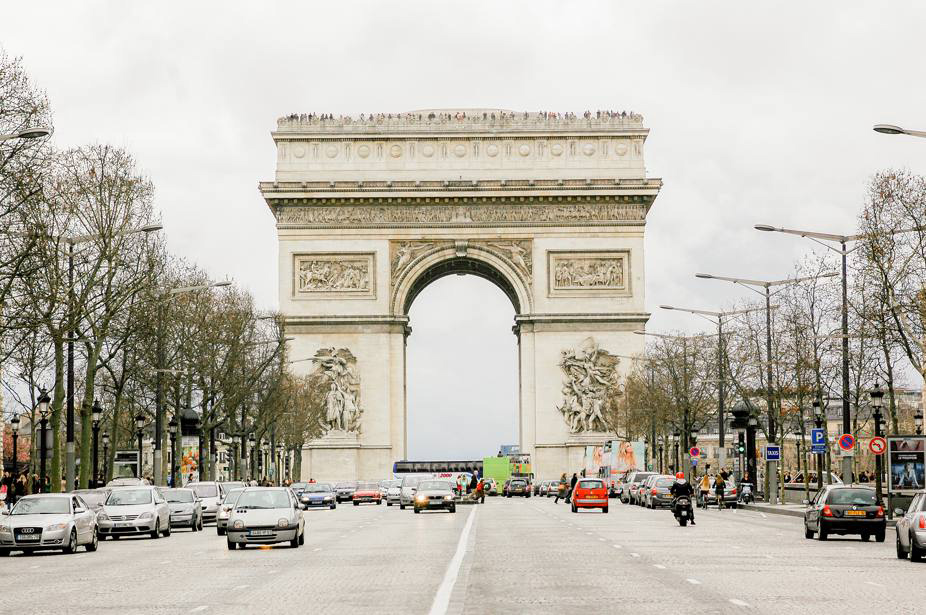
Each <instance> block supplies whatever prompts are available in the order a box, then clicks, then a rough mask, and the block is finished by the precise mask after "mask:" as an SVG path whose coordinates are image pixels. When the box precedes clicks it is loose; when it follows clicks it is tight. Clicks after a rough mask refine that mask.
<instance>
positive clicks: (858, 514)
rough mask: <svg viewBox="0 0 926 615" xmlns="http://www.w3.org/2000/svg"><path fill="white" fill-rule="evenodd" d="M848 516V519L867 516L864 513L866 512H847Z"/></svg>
mask: <svg viewBox="0 0 926 615" xmlns="http://www.w3.org/2000/svg"><path fill="white" fill-rule="evenodd" d="M846 516H848V517H864V516H865V511H864V510H847V511H846Z"/></svg>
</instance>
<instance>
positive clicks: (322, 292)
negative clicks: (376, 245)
mask: <svg viewBox="0 0 926 615" xmlns="http://www.w3.org/2000/svg"><path fill="white" fill-rule="evenodd" d="M375 263H376V255H375V254H374V253H372V252H312V253H299V254H294V255H293V274H294V275H293V296H294V297H295V298H297V299H325V298H338V299H345V298H348V299H349V298H352V297H353V298H358V299H372V298H374V297H375V296H376V266H375Z"/></svg>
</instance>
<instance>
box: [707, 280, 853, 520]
mask: <svg viewBox="0 0 926 615" xmlns="http://www.w3.org/2000/svg"><path fill="white" fill-rule="evenodd" d="M835 275H837V274H836V273H835V272H829V273H824V274H820V275H814V276H807V277H803V278H789V279H785V280H750V279H746V278H730V277H724V276H717V275H712V274H710V273H697V274H695V277H697V278H701V279H704V280H722V281H724V282H732V283H733V284H740V285H741V286H745V287H746V288H748V289H750V290H752V291H754V292H756V293H758V294H759V295H761V296H763V297H765V356H766V360H767V363H766V374H765V377H766V383H765V384H766V390H765V400H766V404H767V406H768V443H769V444H774V443H775V442H776V441H777V429H778V426H777V424H776V421H775V410H774V408H775V399H774V392H773V390H772V294H773V293H772V288H773V287H776V286H790V285H792V284H797V283H799V282H806V281H808V280H816V279H819V278H829V277H833V276H835ZM758 288H761V289H763V290H762V291H760V290H758ZM778 292H780V291H775V294H777V293H778ZM766 464H767V467H766V474H765V475H766V478H768V480H769V485H771V484H772V482H777V476H778V462H776V461H767V462H766ZM767 491H768V497H767V501H768V502H769V503H770V504H777V503H778V489H777V488H776V489H771V488H769V489H768V490H767Z"/></svg>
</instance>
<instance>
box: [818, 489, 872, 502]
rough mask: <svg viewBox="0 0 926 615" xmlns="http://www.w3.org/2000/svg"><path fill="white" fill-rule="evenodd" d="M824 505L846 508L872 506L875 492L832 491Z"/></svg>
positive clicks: (856, 490)
mask: <svg viewBox="0 0 926 615" xmlns="http://www.w3.org/2000/svg"><path fill="white" fill-rule="evenodd" d="M826 503H827V504H844V505H848V506H874V505H875V492H874V491H872V490H871V489H833V490H832V491H830V496H829V497H828V498H827V499H826Z"/></svg>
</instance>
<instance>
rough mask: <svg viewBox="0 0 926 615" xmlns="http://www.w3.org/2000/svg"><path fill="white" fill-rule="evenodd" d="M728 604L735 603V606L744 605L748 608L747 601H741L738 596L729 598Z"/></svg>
mask: <svg viewBox="0 0 926 615" xmlns="http://www.w3.org/2000/svg"><path fill="white" fill-rule="evenodd" d="M730 604H735V605H736V606H742V607H746V608H747V609H748V608H749V604H748V603H746V602H743V601H742V600H740V599H738V598H730Z"/></svg>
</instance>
